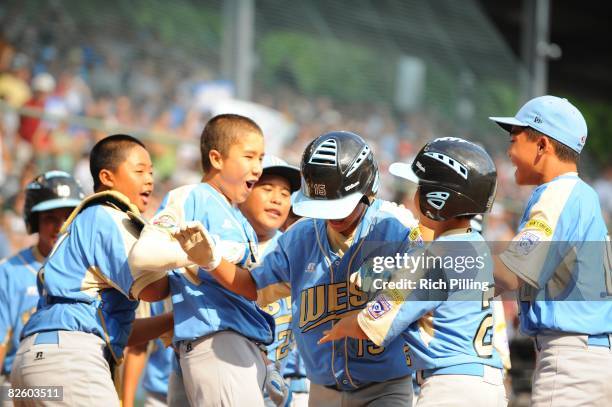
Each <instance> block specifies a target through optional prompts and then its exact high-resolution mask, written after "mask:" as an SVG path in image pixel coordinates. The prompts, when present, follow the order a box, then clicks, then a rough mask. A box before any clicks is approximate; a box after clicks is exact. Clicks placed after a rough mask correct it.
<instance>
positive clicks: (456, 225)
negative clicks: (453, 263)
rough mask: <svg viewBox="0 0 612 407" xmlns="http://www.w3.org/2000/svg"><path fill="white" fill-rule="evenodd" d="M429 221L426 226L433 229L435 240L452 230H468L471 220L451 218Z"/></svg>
mask: <svg viewBox="0 0 612 407" xmlns="http://www.w3.org/2000/svg"><path fill="white" fill-rule="evenodd" d="M427 223H428V224H427V225H426V226H427V227H428V228H429V229H431V230H432V231H433V239H434V240H435V239H437V238H439V237H440V236H442V235H443V234H444V233H446V232H449V231H451V230H462V229H463V230H465V231H466V232H467V231H468V230H469V228H470V220H469V219H466V218H461V219H449V220H445V221H442V222H436V221H431V222H427Z"/></svg>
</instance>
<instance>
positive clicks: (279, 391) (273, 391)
mask: <svg viewBox="0 0 612 407" xmlns="http://www.w3.org/2000/svg"><path fill="white" fill-rule="evenodd" d="M266 370H267V373H266V382H265V384H264V387H265V389H266V391H267V392H268V397H270V400H272V401H273V402H274V404H276V405H277V406H278V407H281V406H284V405H285V403H286V402H287V398H288V397H289V387H288V386H287V383H285V380H283V377H282V376H281V374H280V373H279V371H278V369H277V368H276V366H275V364H274V363H270V364H268V365H267V366H266Z"/></svg>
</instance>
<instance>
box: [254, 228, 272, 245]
mask: <svg viewBox="0 0 612 407" xmlns="http://www.w3.org/2000/svg"><path fill="white" fill-rule="evenodd" d="M276 230H277V229H260V230H255V235H256V236H257V241H258V242H259V243H265V242H267V241H268V240H270V239H272V238H273V237H274V235H275V234H276Z"/></svg>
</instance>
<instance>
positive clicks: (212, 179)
mask: <svg viewBox="0 0 612 407" xmlns="http://www.w3.org/2000/svg"><path fill="white" fill-rule="evenodd" d="M202 182H205V183H207V184H208V185H210V186H211V187H213V189H214V190H215V191H217V192H218V193H219V194H220V195H221V196H222V197H223V198H225V200H226V201H227V202H229V204H230V205H234V203H233V202H232V201H231V199H229V198H228V197H227V195H225V193H224V192H223V187H222V185H221V181H220V179H219V172H218V171H214V174H213V171H211V173H209V174H208V175H204V177H202Z"/></svg>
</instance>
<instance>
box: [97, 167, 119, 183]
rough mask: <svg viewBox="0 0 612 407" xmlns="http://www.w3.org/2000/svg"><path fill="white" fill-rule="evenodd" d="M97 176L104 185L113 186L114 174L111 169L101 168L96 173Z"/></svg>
mask: <svg viewBox="0 0 612 407" xmlns="http://www.w3.org/2000/svg"><path fill="white" fill-rule="evenodd" d="M98 178H99V179H100V184H102V185H104V186H105V187H108V188H113V187H114V186H115V174H113V172H112V171H111V170H108V169H106V168H103V169H101V170H100V172H99V173H98Z"/></svg>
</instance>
